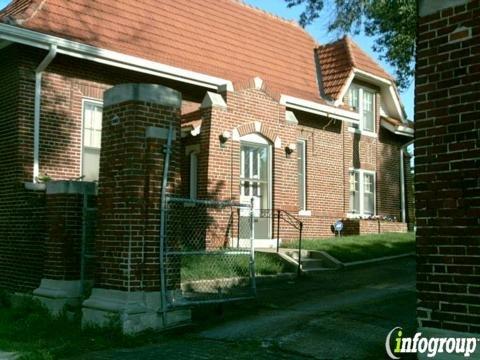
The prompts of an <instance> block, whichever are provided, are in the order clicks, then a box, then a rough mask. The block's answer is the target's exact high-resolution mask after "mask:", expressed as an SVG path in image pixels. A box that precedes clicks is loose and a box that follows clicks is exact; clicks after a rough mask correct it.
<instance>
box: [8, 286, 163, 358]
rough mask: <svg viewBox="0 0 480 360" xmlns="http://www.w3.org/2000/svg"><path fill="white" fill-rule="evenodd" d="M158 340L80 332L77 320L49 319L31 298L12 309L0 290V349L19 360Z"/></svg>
mask: <svg viewBox="0 0 480 360" xmlns="http://www.w3.org/2000/svg"><path fill="white" fill-rule="evenodd" d="M159 339H161V335H159V334H155V333H153V332H146V333H145V334H142V335H140V336H136V337H134V336H125V335H122V334H121V332H120V330H119V329H115V328H113V327H111V328H103V329H100V328H90V329H85V330H81V326H80V319H79V318H77V319H67V317H66V316H60V317H58V318H52V317H51V316H50V315H49V314H48V312H47V310H46V309H45V308H43V307H42V306H41V305H40V304H39V303H38V302H36V301H34V300H32V299H31V298H25V299H22V300H21V301H20V303H19V304H18V306H15V307H12V306H10V304H9V301H8V296H7V295H6V294H5V293H2V292H1V290H0V350H2V351H7V352H10V351H12V352H19V353H21V354H23V355H22V357H21V358H20V359H21V360H51V359H63V358H65V357H70V356H75V355H78V354H81V353H85V352H89V351H96V350H104V349H111V348H120V347H135V346H141V345H144V344H150V343H154V342H158V341H159Z"/></svg>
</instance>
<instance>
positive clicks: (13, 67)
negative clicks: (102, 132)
mask: <svg viewBox="0 0 480 360" xmlns="http://www.w3.org/2000/svg"><path fill="white" fill-rule="evenodd" d="M45 55H46V52H45V51H40V50H36V49H32V48H28V47H24V46H17V45H11V46H9V47H7V48H5V49H2V50H0V57H1V63H2V67H1V69H0V76H1V82H2V85H3V84H9V86H2V88H1V89H0V92H1V95H2V96H0V110H2V111H1V112H0V116H1V119H2V122H1V124H0V126H1V133H0V135H1V137H2V141H0V147H1V149H2V154H4V156H3V157H2V160H1V161H0V170H1V174H2V177H3V179H8V180H3V181H2V183H1V184H0V192H2V194H5V196H2V197H1V200H0V201H2V204H4V206H3V207H2V209H6V208H9V209H10V208H11V207H12V204H16V203H17V202H18V201H17V200H16V198H15V196H17V194H16V193H17V192H18V191H17V189H19V188H21V187H22V186H23V185H22V182H24V181H31V180H32V168H33V150H32V149H33V106H34V86H35V79H34V69H35V68H36V66H38V64H39V63H40V62H41V60H42V59H43V57H44V56H45ZM128 82H135V83H159V82H160V81H159V79H158V78H154V77H151V76H148V75H141V74H136V73H133V72H128V71H123V70H119V69H114V68H111V67H107V66H104V65H99V64H94V63H91V62H87V61H82V60H78V59H73V58H68V57H66V56H63V55H58V56H57V57H56V58H55V60H54V61H53V62H52V64H51V65H50V66H49V67H48V68H47V71H46V72H45V73H44V78H43V90H42V115H41V137H40V173H41V174H48V175H49V176H51V177H52V178H53V179H55V180H62V179H71V178H76V177H78V176H79V175H80V157H81V143H80V138H81V115H82V114H81V106H82V99H83V98H92V99H97V100H101V99H102V97H103V92H104V91H105V90H106V89H108V88H110V87H111V86H113V85H115V84H118V83H128ZM161 83H162V84H163V85H166V86H170V87H173V88H176V89H177V90H179V91H181V92H182V94H183V95H184V98H186V99H187V102H185V111H188V110H189V109H190V110H191V109H195V108H196V107H197V106H198V105H197V104H198V103H199V102H201V100H202V98H203V95H204V92H205V90H202V89H199V88H196V87H194V86H188V87H187V86H184V85H179V84H175V83H173V82H171V81H168V80H165V81H161ZM226 101H227V104H228V110H227V111H224V110H220V109H204V110H203V118H204V121H203V124H202V132H201V134H200V135H199V136H198V140H197V141H198V142H199V144H200V147H201V149H202V151H201V152H200V156H199V171H200V174H199V192H198V196H199V197H209V196H210V197H213V196H215V197H219V198H224V199H234V200H235V199H238V191H239V184H238V177H239V168H238V165H239V161H238V160H239V144H238V142H233V141H228V142H227V144H226V146H225V147H223V148H221V147H220V144H219V139H218V136H219V135H220V134H221V132H223V131H224V130H226V129H228V130H231V129H233V128H234V127H236V126H239V125H240V124H249V123H250V124H251V123H253V122H254V121H260V122H261V123H262V124H263V125H264V126H265V129H266V130H265V133H266V134H269V135H268V136H270V140H272V141H273V140H274V138H272V137H274V136H277V135H278V136H280V138H281V139H282V147H281V148H280V149H277V148H274V178H275V179H276V181H275V182H274V187H273V194H274V200H273V207H276V208H281V209H285V210H289V211H291V212H293V213H296V212H297V211H298V203H297V202H298V200H297V198H298V196H297V176H296V169H297V162H296V156H295V154H293V155H292V156H291V157H290V158H287V157H286V155H285V146H286V145H288V144H290V143H296V141H297V139H299V138H304V139H306V140H307V156H308V160H307V166H308V169H307V179H308V180H307V193H308V197H307V207H308V210H311V211H312V216H310V217H302V220H304V221H305V235H306V236H328V235H330V234H331V232H330V225H331V224H332V223H333V221H334V220H335V219H338V218H341V217H344V216H345V213H346V211H347V210H348V177H347V176H346V174H347V173H348V167H349V166H351V164H352V163H353V160H352V159H354V154H355V153H356V151H357V152H358V154H359V155H358V156H357V155H355V156H356V157H355V159H357V160H356V161H359V162H360V164H361V165H362V167H365V168H371V169H377V212H378V213H379V214H384V215H395V214H397V213H399V211H400V210H399V208H400V204H399V201H398V195H397V194H396V193H395V189H396V188H397V187H398V179H399V176H398V165H396V164H398V157H397V156H396V153H397V151H398V146H399V142H400V141H403V140H404V139H401V138H398V143H397V142H396V141H395V139H389V138H388V135H385V136H383V135H382V133H383V130H382V131H381V132H380V136H379V138H378V139H369V138H365V137H362V138H361V139H360V140H359V141H357V140H355V138H356V136H354V135H353V134H352V133H350V132H348V131H346V125H344V124H343V123H341V122H339V121H332V122H331V123H330V122H329V121H327V119H321V118H316V119H314V118H312V117H308V116H306V115H305V114H302V113H298V112H297V116H298V118H299V122H300V124H299V126H298V127H296V126H293V125H287V124H286V123H285V108H284V107H283V106H281V105H279V104H278V101H277V100H276V99H274V98H271V97H270V96H269V95H267V94H266V93H265V92H263V91H258V90H253V89H244V90H240V89H239V90H237V92H234V93H228V94H226ZM377 103H378V102H377ZM210 118H211V119H212V120H210ZM377 128H379V124H378V119H377ZM384 139H387V140H388V141H384ZM382 144H383V145H382ZM356 146H357V147H356ZM207 149H208V151H204V150H207ZM384 153H385V154H389V155H388V156H386V157H385V159H384V160H382V163H379V162H378V161H375V154H376V155H377V159H378V158H381V157H382V156H383V154H384ZM182 159H183V158H182ZM342 167H343V171H342ZM383 168H385V169H388V170H387V173H388V177H385V181H383V180H382V181H380V180H381V179H382V176H383V175H382V173H383V172H384V170H382V169H383ZM184 173H185V171H184ZM387 182H388V184H389V185H383V184H384V183H387ZM21 193H22V194H23V191H21ZM12 194H15V195H12ZM19 196H20V195H19ZM21 196H23V195H21ZM27 208H28V207H27ZM23 209H24V208H22V210H19V211H20V212H21V211H24V210H23ZM0 211H5V210H0ZM32 211H33V210H32ZM43 212H45V210H44V209H43ZM7 215H8V214H5V215H4V216H2V217H1V218H2V219H6V218H7ZM9 221H10V220H9ZM6 224H7V222H4V229H8V228H10V225H6ZM8 224H9V223H8ZM39 226H40V225H39ZM0 231H1V230H0ZM31 231H32V233H34V234H36V235H35V238H36V239H44V238H45V233H42V232H41V231H40V228H32V229H31ZM288 234H289V233H286V235H285V236H283V237H284V238H287V237H288V236H287V235H288ZM290 234H293V235H291V236H294V233H293V232H292V233H290ZM9 236H10V238H11V239H13V235H12V234H11V235H9ZM18 236H19V240H18V241H23V239H24V238H23V236H24V235H18ZM20 238H21V239H20ZM15 241H16V240H15ZM35 246H38V243H36V245H32V248H33V247H35ZM4 248H5V249H10V250H4V252H3V253H1V254H0V256H2V254H7V253H8V254H9V252H12V250H11V247H10V246H6V245H4ZM37 249H42V251H43V248H42V247H40V246H39V247H37ZM8 256H10V255H8ZM34 256H35V257H36V260H35V261H34V262H33V263H35V264H37V265H36V266H38V268H41V264H42V262H43V258H42V256H41V254H40V252H36V253H35V255H34ZM3 264H5V265H3ZM0 266H4V270H5V271H4V272H3V273H5V274H6V273H7V270H8V271H13V270H12V266H14V263H13V262H10V261H7V262H5V263H2V265H0ZM33 273H35V274H33ZM40 273H41V270H38V271H34V272H30V274H27V273H26V275H25V276H27V277H28V276H30V277H31V280H29V284H30V285H29V286H33V287H35V286H36V285H32V284H34V283H35V282H37V279H39V278H41V275H40ZM1 277H2V275H0V278H1ZM1 281H2V280H0V284H1ZM5 281H8V279H7V280H5Z"/></svg>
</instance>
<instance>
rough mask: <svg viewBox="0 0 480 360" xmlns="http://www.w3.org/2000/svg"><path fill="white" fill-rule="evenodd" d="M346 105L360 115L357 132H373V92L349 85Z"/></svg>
mask: <svg viewBox="0 0 480 360" xmlns="http://www.w3.org/2000/svg"><path fill="white" fill-rule="evenodd" d="M348 105H350V107H351V108H353V109H354V110H355V111H357V112H359V113H360V114H361V117H360V127H359V130H361V131H367V132H373V133H374V132H375V92H374V91H373V90H370V89H367V88H365V87H361V86H358V85H355V84H353V85H351V86H350V90H349V95H348Z"/></svg>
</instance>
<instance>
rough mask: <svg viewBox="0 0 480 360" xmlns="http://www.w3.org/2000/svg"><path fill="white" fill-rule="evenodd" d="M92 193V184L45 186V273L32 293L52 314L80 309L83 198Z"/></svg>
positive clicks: (76, 182) (72, 182) (93, 188)
mask: <svg viewBox="0 0 480 360" xmlns="http://www.w3.org/2000/svg"><path fill="white" fill-rule="evenodd" d="M95 190H96V189H95V184H94V183H89V182H78V181H52V182H49V183H47V184H46V212H47V221H46V227H47V238H46V241H45V261H44V267H43V268H44V270H43V278H42V281H41V283H40V287H39V288H37V289H36V290H34V292H33V293H34V295H35V296H36V297H37V298H38V299H39V300H40V301H41V302H42V303H43V304H44V305H45V306H47V308H48V309H49V310H50V311H51V312H52V313H54V314H58V313H60V312H61V311H62V310H63V309H64V307H65V306H78V305H80V299H81V297H82V284H81V281H80V279H81V275H80V267H81V266H80V263H81V245H82V234H83V231H82V224H83V200H84V196H85V195H87V196H89V195H94V194H95Z"/></svg>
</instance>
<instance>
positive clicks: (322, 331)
mask: <svg viewBox="0 0 480 360" xmlns="http://www.w3.org/2000/svg"><path fill="white" fill-rule="evenodd" d="M223 314H224V315H223V317H222V318H221V319H218V318H217V319H215V318H213V320H212V313H206V314H205V313H204V314H203V319H201V320H200V321H199V323H201V324H202V325H201V326H200V328H199V329H198V330H197V331H196V332H194V333H193V334H189V335H177V336H174V337H170V338H169V340H166V341H165V342H163V343H161V344H158V345H155V346H148V347H142V348H138V349H129V350H115V351H107V352H99V353H93V354H85V355H83V356H82V357H80V358H79V359H92V360H111V359H127V360H129V359H132V360H133V359H142V360H148V359H160V358H165V359H169V360H173V359H251V360H253V359H383V358H384V343H385V337H386V335H387V333H388V332H389V331H390V330H391V329H392V328H394V327H396V326H402V327H403V328H404V329H405V332H406V333H413V330H414V328H415V260H414V259H413V258H405V259H398V260H393V261H390V262H388V263H383V264H375V265H370V266H368V267H365V268H352V269H348V270H344V271H339V272H323V273H321V274H319V275H317V276H314V277H309V278H307V279H302V280H299V281H289V282H285V283H283V284H271V285H270V284H269V285H268V287H266V286H264V287H262V288H260V289H259V297H258V300H257V302H256V303H255V304H252V303H249V304H229V305H225V306H224V308H223ZM200 318H202V316H200ZM205 319H208V323H207V324H205Z"/></svg>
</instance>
